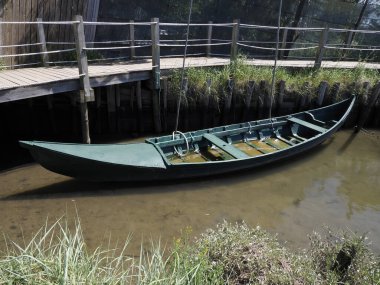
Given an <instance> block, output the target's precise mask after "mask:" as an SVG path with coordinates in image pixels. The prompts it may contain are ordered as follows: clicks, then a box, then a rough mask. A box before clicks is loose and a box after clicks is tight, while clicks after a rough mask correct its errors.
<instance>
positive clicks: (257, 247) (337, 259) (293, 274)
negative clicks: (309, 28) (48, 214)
mask: <svg viewBox="0 0 380 285" xmlns="http://www.w3.org/2000/svg"><path fill="white" fill-rule="evenodd" d="M69 224H70V223H69V222H68V221H67V219H66V218H62V219H59V220H58V221H57V222H55V223H53V224H52V225H48V223H46V224H45V225H44V226H43V227H42V228H41V229H40V230H39V231H38V232H37V233H36V234H35V235H34V237H33V238H32V239H31V240H30V242H29V243H27V244H26V245H24V246H21V245H19V244H16V243H14V242H12V241H10V240H8V239H7V244H8V247H7V249H6V251H5V252H3V253H2V255H1V256H0V284H137V285H145V284H163V285H164V284H165V285H167V284H173V285H182V284H183V285H185V284H186V285H187V284H199V285H201V284H289V285H290V284H323V285H324V284H326V285H327V284H364V285H366V284H368V285H370V284H380V260H379V257H376V256H375V255H374V254H373V253H372V252H371V251H370V250H369V247H368V244H367V243H366V238H365V237H364V236H358V235H357V234H354V233H347V232H346V233H332V232H331V231H327V232H326V235H324V236H322V235H319V234H316V233H313V234H312V235H311V236H310V241H311V242H310V247H309V248H308V249H305V250H301V251H294V250H289V249H287V248H286V247H284V246H283V245H282V244H281V243H280V242H279V241H278V239H277V237H276V236H275V235H272V234H270V233H268V232H266V231H265V230H263V229H261V228H260V227H256V228H250V227H248V226H247V225H246V224H244V223H240V224H230V223H227V222H224V223H222V224H219V225H217V226H216V228H214V229H208V230H207V231H206V232H204V233H203V234H201V235H200V236H199V237H198V238H195V239H194V238H191V230H190V229H188V228H187V229H185V230H184V231H183V234H182V236H181V237H180V238H177V239H176V240H175V241H174V244H173V245H172V246H171V247H170V249H166V250H165V248H163V247H162V246H161V244H160V242H159V241H152V243H151V246H150V248H148V249H144V248H142V247H141V252H140V256H139V257H128V255H127V252H128V243H129V241H130V239H128V240H127V241H126V243H125V244H124V245H123V246H122V247H121V248H118V247H115V248H114V249H106V250H103V249H101V248H100V247H99V248H97V249H96V250H94V251H91V252H90V251H89V250H88V249H87V247H86V244H85V242H84V237H83V232H82V228H81V225H80V221H79V219H77V220H76V221H75V223H74V225H73V226H70V225H71V224H70V225H69ZM347 260H349V263H347Z"/></svg>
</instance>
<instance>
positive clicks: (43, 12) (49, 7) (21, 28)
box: [0, 0, 100, 65]
mask: <svg viewBox="0 0 380 285" xmlns="http://www.w3.org/2000/svg"><path fill="white" fill-rule="evenodd" d="M99 2H100V0H0V20H2V21H3V22H34V21H36V19H37V18H42V19H43V20H44V21H53V22H54V21H71V20H72V19H73V18H74V16H75V15H84V18H85V20H88V21H96V20H97V15H98V10H99ZM0 26H1V27H0V46H12V47H9V48H4V47H3V48H0V54H1V53H3V54H18V53H22V54H23V53H33V52H38V51H39V50H40V49H39V47H38V46H36V45H34V43H37V42H38V35H37V29H36V28H35V26H34V25H27V24H25V25H0ZM44 28H45V35H46V42H47V43H48V48H49V45H50V48H51V49H52V48H55V47H54V45H55V44H54V43H57V42H60V43H62V42H73V41H74V35H73V29H72V27H71V26H70V25H46V26H45V27H44ZM86 34H87V36H88V38H87V39H88V40H89V41H92V40H93V39H94V36H95V29H94V28H93V27H89V28H88V31H86ZM49 43H50V44H49ZM18 44H25V45H26V46H14V45H18ZM27 61H28V62H31V60H30V58H29V59H25V58H23V57H17V58H7V59H5V60H3V63H4V64H5V65H18V64H23V63H26V62H27Z"/></svg>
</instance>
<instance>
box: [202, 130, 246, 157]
mask: <svg viewBox="0 0 380 285" xmlns="http://www.w3.org/2000/svg"><path fill="white" fill-rule="evenodd" d="M203 137H204V138H205V139H206V140H208V141H209V142H211V143H212V144H213V145H215V146H216V147H218V148H220V149H221V150H223V151H225V152H226V153H228V154H229V155H231V156H232V157H234V158H249V156H248V155H246V154H245V153H244V152H242V151H240V150H238V149H237V148H235V147H233V146H232V145H230V144H228V143H227V142H225V141H223V140H221V139H220V138H218V137H217V136H214V135H212V134H204V135H203Z"/></svg>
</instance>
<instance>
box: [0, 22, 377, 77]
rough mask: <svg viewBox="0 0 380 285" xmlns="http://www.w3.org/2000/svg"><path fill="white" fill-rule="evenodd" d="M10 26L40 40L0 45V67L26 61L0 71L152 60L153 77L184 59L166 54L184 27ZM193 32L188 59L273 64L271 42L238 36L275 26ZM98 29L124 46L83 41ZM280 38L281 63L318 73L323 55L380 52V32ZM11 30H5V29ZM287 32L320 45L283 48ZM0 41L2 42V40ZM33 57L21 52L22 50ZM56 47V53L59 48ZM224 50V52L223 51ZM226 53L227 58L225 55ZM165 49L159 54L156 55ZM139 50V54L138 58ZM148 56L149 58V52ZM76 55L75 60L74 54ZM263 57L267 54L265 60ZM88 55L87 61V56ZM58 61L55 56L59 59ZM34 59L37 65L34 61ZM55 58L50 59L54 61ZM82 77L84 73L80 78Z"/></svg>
mask: <svg viewBox="0 0 380 285" xmlns="http://www.w3.org/2000/svg"><path fill="white" fill-rule="evenodd" d="M12 25H30V26H33V27H35V29H36V31H37V35H38V42H35V43H24V44H22V43H15V44H10V45H1V44H0V63H1V61H2V60H3V61H4V60H5V59H7V58H22V59H27V60H25V61H20V63H18V64H10V65H3V66H2V68H24V67H28V66H38V65H41V63H42V65H43V66H47V65H70V64H78V66H79V69H81V67H80V65H83V64H84V61H86V62H87V63H93V62H104V61H111V62H112V61H120V60H134V59H147V58H150V59H151V60H152V69H153V71H154V74H159V67H160V57H176V56H177V57H178V56H182V54H181V53H179V54H175V53H173V52H170V51H169V49H179V48H183V47H184V46H185V43H184V39H182V38H176V39H166V37H167V35H165V34H166V33H167V31H168V29H171V28H177V27H184V26H186V24H184V23H160V22H159V19H158V18H153V19H151V21H150V22H134V21H130V22H86V21H83V20H82V17H81V16H77V17H75V19H74V20H73V21H58V22H49V21H43V20H42V19H37V21H35V22H4V21H1V19H0V33H1V32H3V33H5V32H6V31H7V27H9V26H12ZM49 25H72V26H73V28H74V33H75V36H76V38H77V41H76V42H48V41H46V37H45V27H46V26H49ZM190 25H191V27H204V28H206V29H207V30H205V32H207V38H203V39H202V38H201V39H190V40H189V44H188V46H189V48H193V49H196V50H197V51H198V52H197V53H189V56H207V57H211V56H222V57H230V58H231V60H233V59H235V58H236V57H237V55H238V53H239V52H243V53H245V54H247V55H248V57H250V56H252V57H254V58H260V57H269V58H273V51H274V50H275V44H276V43H275V42H273V41H257V40H254V39H253V38H247V36H245V37H244V39H243V38H242V37H241V36H240V34H241V33H243V32H244V33H246V31H248V33H249V32H252V31H254V32H256V33H257V32H259V33H265V32H272V33H273V32H274V30H275V29H277V27H273V26H260V25H249V24H243V23H240V21H239V20H234V21H233V22H232V23H212V22H208V23H196V24H195V23H193V24H190ZM98 26H108V27H115V28H120V27H129V36H128V38H126V39H124V40H119V41H93V42H86V41H85V35H84V31H85V27H86V28H89V27H92V29H91V30H92V31H93V30H94V29H96V27H98ZM144 27H145V29H146V28H150V30H151V33H150V34H151V35H150V38H149V39H145V40H144V39H136V38H135V30H136V29H140V28H144ZM216 29H219V30H220V29H229V30H230V31H227V32H224V35H228V34H230V36H229V38H228V39H218V38H215V37H214V36H213V34H214V32H215V30H216ZM280 29H281V33H282V41H281V44H280V48H279V51H280V53H279V57H280V59H294V58H296V59H308V60H314V66H315V67H320V66H321V63H322V61H323V60H324V59H329V60H330V59H331V58H327V57H326V52H331V51H335V52H339V55H338V56H335V57H334V58H333V59H334V60H347V59H349V60H354V61H362V60H363V58H359V56H360V55H358V58H349V57H348V53H349V52H352V51H357V52H365V53H367V54H369V56H371V55H372V56H373V55H374V54H375V53H376V52H378V51H380V31H376V30H350V29H336V28H299V27H297V28H294V27H280ZM8 30H9V29H8ZM290 30H296V31H297V32H303V33H319V42H297V41H296V42H287V41H286V39H287V34H288V31H290ZM336 33H338V34H341V33H344V34H346V38H348V39H349V40H348V41H347V43H329V41H328V38H329V35H332V34H336ZM354 33H355V34H362V35H369V34H372V35H375V36H376V37H379V43H378V44H376V45H352V44H351V42H352V38H353V35H354ZM0 38H1V36H0ZM26 47H28V50H30V51H32V52H24V51H25V48H26ZM58 47H60V48H58ZM220 47H223V48H224V49H223V52H222V53H213V49H214V50H215V49H216V48H220ZM226 47H227V49H226ZM228 48H229V51H230V52H229V53H227V52H226V51H228ZM160 49H163V51H164V52H163V53H161V52H160ZM122 50H129V52H124V53H123V54H122V55H121V56H114V54H115V51H119V52H120V51H122ZM140 50H141V51H142V52H140ZM148 50H150V52H148ZM75 52H76V53H77V55H80V56H77V57H75V56H74V54H75ZM263 52H264V53H266V54H263ZM289 52H293V53H297V52H298V53H299V52H302V53H305V54H306V55H295V56H294V55H293V56H292V55H285V53H289ZM86 54H88V55H91V57H89V56H86ZM58 55H59V56H58ZM37 56H40V57H41V59H40V60H38V59H37ZM53 58H54V59H53ZM80 74H82V72H80Z"/></svg>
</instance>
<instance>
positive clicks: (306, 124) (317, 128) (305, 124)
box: [287, 117, 327, 133]
mask: <svg viewBox="0 0 380 285" xmlns="http://www.w3.org/2000/svg"><path fill="white" fill-rule="evenodd" d="M287 119H288V121H290V122H292V123H296V124H298V125H300V126H303V127H306V128H309V129H312V130H314V131H317V132H319V133H325V132H326V131H327V129H326V128H323V127H320V126H317V125H314V124H312V123H309V122H306V121H304V120H301V119H298V118H295V117H289V118H287Z"/></svg>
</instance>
